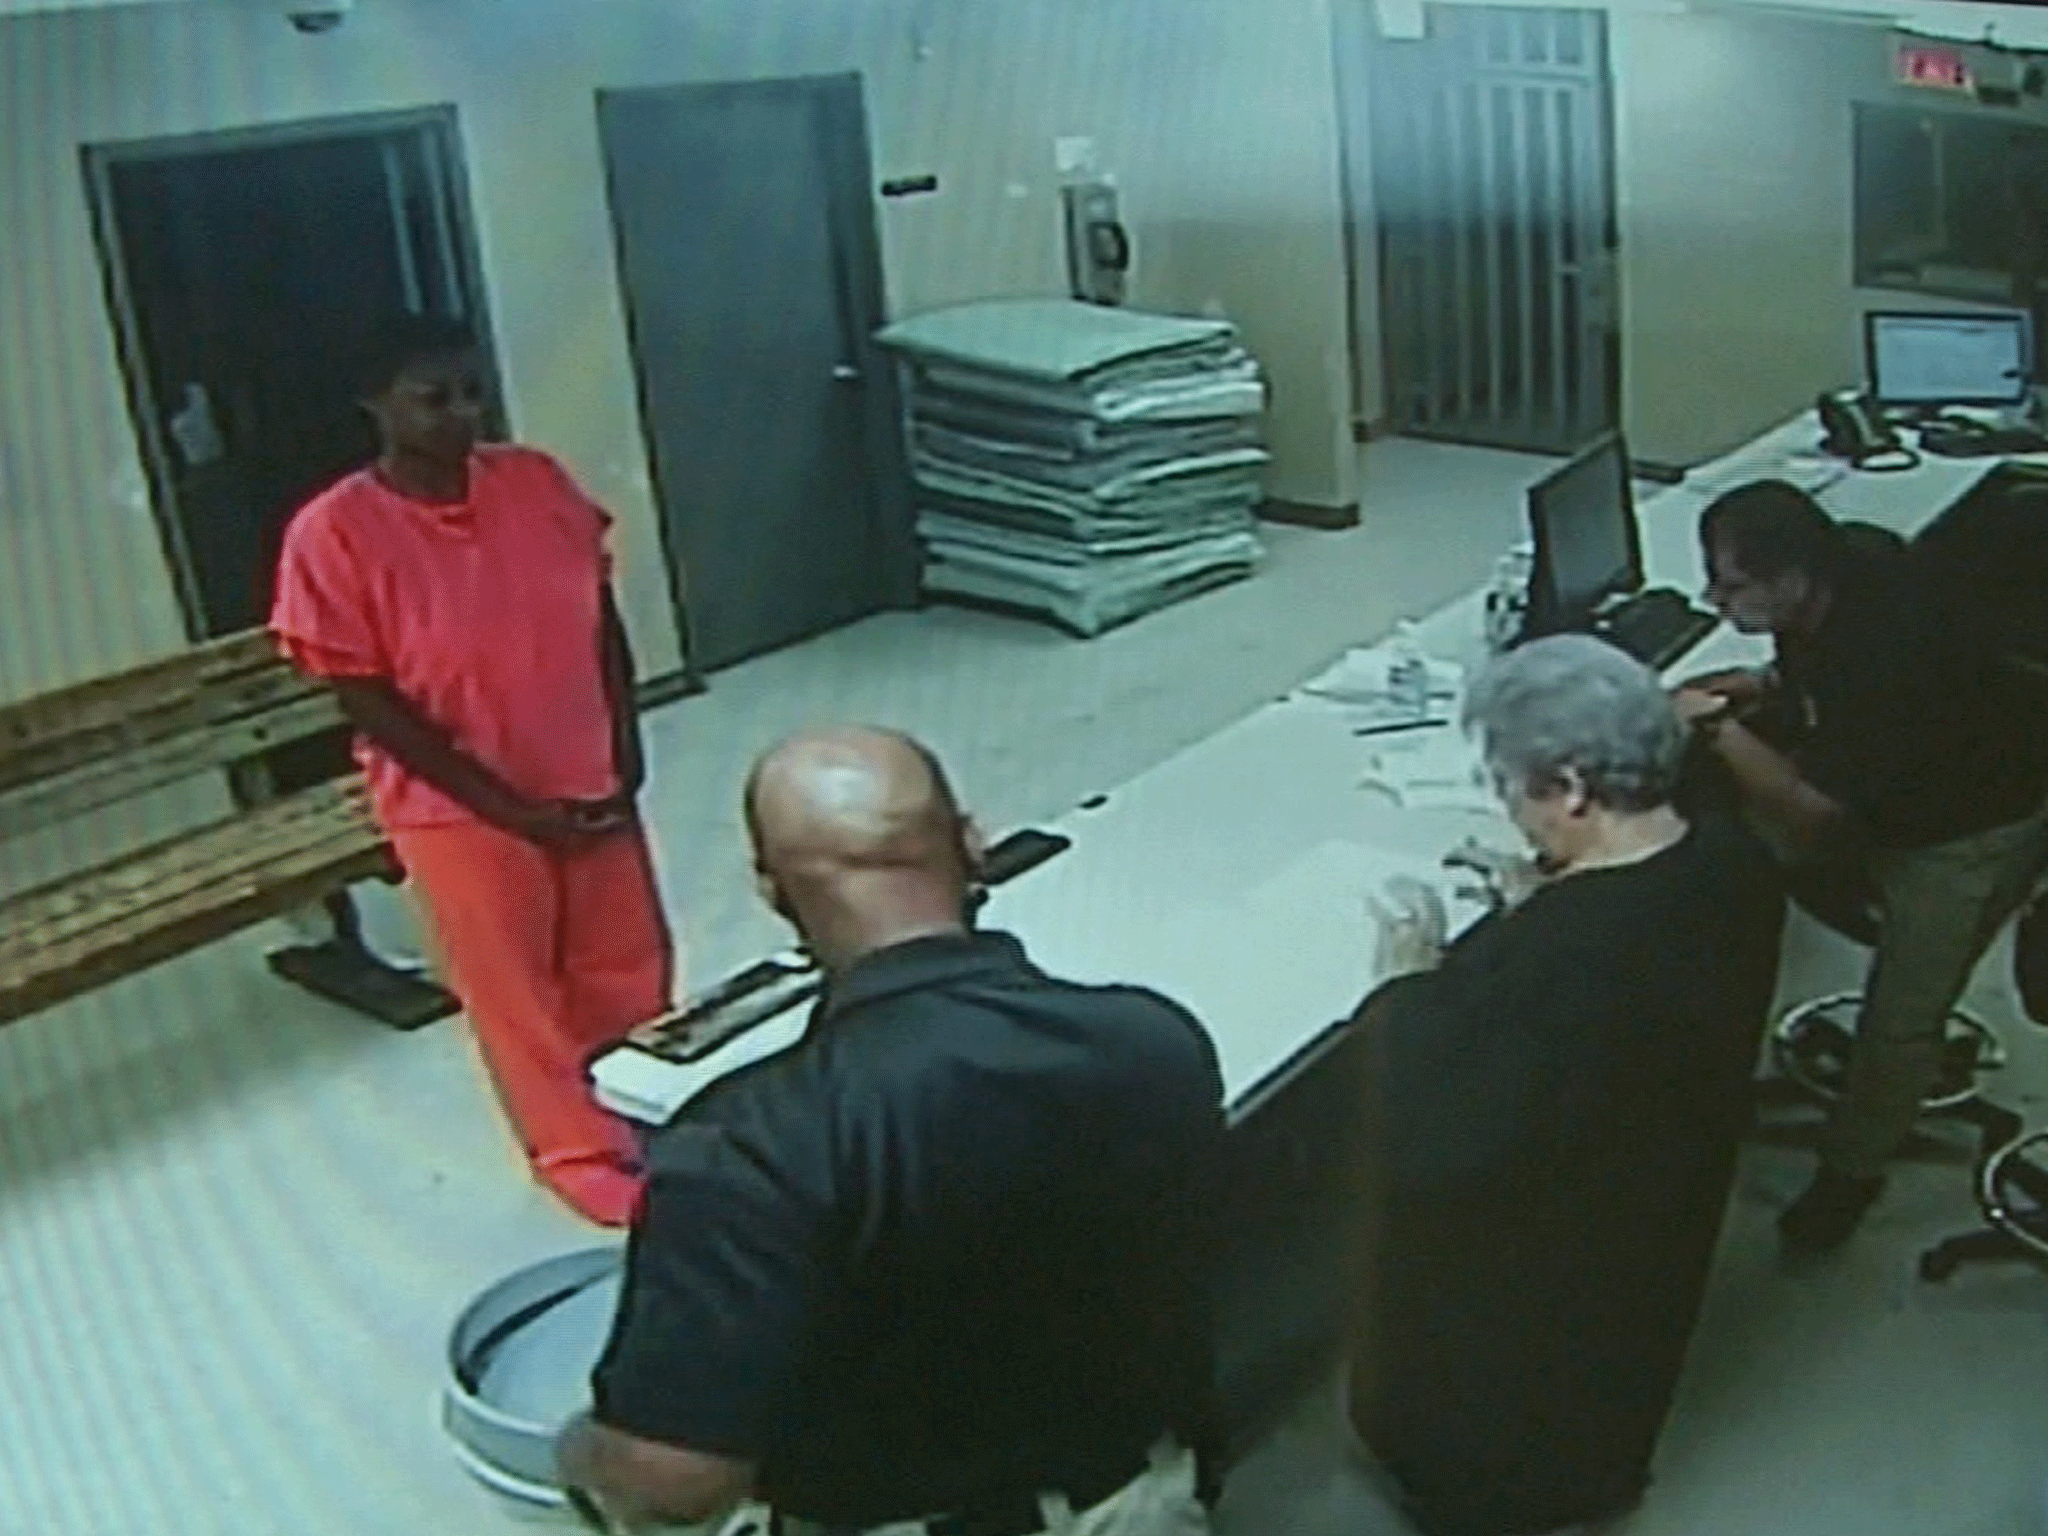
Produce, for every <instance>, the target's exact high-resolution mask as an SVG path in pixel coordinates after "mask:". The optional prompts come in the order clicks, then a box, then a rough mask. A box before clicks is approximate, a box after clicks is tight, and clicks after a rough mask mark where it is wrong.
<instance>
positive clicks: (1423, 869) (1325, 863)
mask: <svg viewBox="0 0 2048 1536" xmlns="http://www.w3.org/2000/svg"><path fill="white" fill-rule="evenodd" d="M1395 879H1408V880H1415V881H1419V882H1420V883H1421V884H1423V885H1426V886H1428V887H1429V888H1430V889H1431V890H1433V891H1435V892H1436V894H1437V896H1438V898H1439V899H1441V900H1442V902H1443V904H1444V913H1445V916H1446V917H1447V918H1448V920H1449V933H1450V936H1451V937H1452V938H1456V937H1457V936H1458V935H1459V934H1461V933H1463V932H1464V931H1465V930H1466V929H1467V928H1470V927H1471V926H1472V925H1473V924H1474V923H1476V922H1478V921H1479V919H1480V918H1482V917H1484V916H1485V915H1486V912H1487V905H1486V901H1485V899H1484V896H1483V894H1482V893H1481V891H1480V888H1479V880H1478V877H1477V876H1475V875H1473V874H1472V873H1471V872H1470V871H1468V870H1456V869H1449V868H1446V867H1445V866H1444V864H1443V863H1442V862H1440V861H1432V860H1430V859H1426V858H1419V857H1417V856H1415V855H1413V854H1407V853H1394V852H1391V851H1389V850H1387V849H1383V848H1375V847H1372V846H1370V845H1368V844H1365V843H1361V842H1355V841H1353V840H1351V839H1349V838H1333V839H1331V840H1330V841H1328V842H1325V843H1318V844H1317V845H1316V846H1315V847H1313V848H1311V849H1310V850H1309V851H1308V852H1307V853H1305V854H1303V855H1302V856H1301V857H1300V858H1297V859H1294V860H1292V861H1290V862H1289V863H1287V864H1286V865H1284V866H1283V867H1282V868H1281V869H1279V870H1278V871H1277V872H1275V873H1274V874H1273V875H1272V876H1271V877H1269V878H1268V879H1266V880H1263V881H1261V882H1260V883H1259V884H1258V885H1256V886H1254V887H1253V888H1252V889H1251V890H1250V891H1249V892H1247V893H1246V895H1245V898H1244V901H1245V905H1244V909H1243V910H1242V911H1241V912H1239V913H1238V914H1236V916H1237V921H1238V922H1239V923H1240V924H1241V925H1242V929H1243V931H1244V932H1247V933H1260V934H1263V933H1269V932H1270V933H1271V934H1272V935H1273V937H1274V939H1275V940H1276V941H1278V942H1279V943H1280V944H1281V945H1282V946H1283V947H1284V948H1286V949H1287V950H1288V951H1289V952H1291V953H1294V954H1305V953H1307V952H1309V950H1310V948H1311V944H1310V942H1308V941H1310V940H1311V939H1312V938H1314V937H1317V936H1318V935H1316V933H1315V928H1316V925H1318V924H1321V925H1325V926H1327V927H1329V928H1330V929H1331V932H1330V933H1329V935H1328V936H1327V937H1324V941H1323V944H1322V945H1321V947H1322V948H1325V949H1328V950H1330V951H1331V952H1333V953H1335V952H1338V951H1348V950H1349V946H1348V945H1346V944H1344V943H1343V942H1342V940H1343V937H1344V935H1346V934H1348V933H1352V932H1356V933H1357V934H1358V936H1359V939H1360V942H1361V944H1362V945H1363V946H1364V948H1363V949H1361V950H1360V951H1359V952H1358V953H1357V956H1356V958H1357V961H1358V963H1359V965H1360V966H1362V967H1363V966H1366V965H1367V963H1368V961H1369V959H1370V948H1371V942H1372V940H1373V938H1374V934H1375V930H1374V926H1373V921H1372V908H1371V905H1370V904H1371V902H1372V901H1373V899H1374V898H1376V897H1378V896H1379V895H1381V894H1382V893H1383V892H1384V891H1385V890H1386V888H1387V886H1388V884H1389V882H1391V881H1393V880H1395ZM1354 925H1355V926H1354ZM1360 975H1361V976H1362V977H1363V976H1365V971H1364V970H1361V971H1360ZM1367 979H1369V978H1367Z"/></svg>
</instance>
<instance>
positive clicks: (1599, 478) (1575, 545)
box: [1528, 436, 1643, 635]
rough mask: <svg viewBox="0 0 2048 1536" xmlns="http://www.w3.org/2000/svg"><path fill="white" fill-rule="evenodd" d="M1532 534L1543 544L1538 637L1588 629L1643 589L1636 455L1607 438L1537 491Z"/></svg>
mask: <svg viewBox="0 0 2048 1536" xmlns="http://www.w3.org/2000/svg"><path fill="white" fill-rule="evenodd" d="M1529 532H1530V534H1531V536H1532V537H1533V539H1534V540H1535V544H1536V562H1535V570H1534V573H1533V576H1532V579H1531V584H1530V588H1529V615H1528V618H1529V628H1528V632H1529V633H1530V634H1531V635H1543V634H1554V633H1556V632H1558V631H1559V630H1569V629H1577V628H1580V627H1582V626H1583V625H1584V624H1585V622H1586V621H1587V620H1588V619H1589V618H1590V617H1592V615H1593V612H1594V610H1595V609H1597V608H1598V607H1599V606H1600V604H1601V603H1602V601H1604V600H1605V599H1606V598H1608V597H1611V596H1613V595H1615V594H1617V593H1622V592H1632V591H1634V590H1635V589H1636V588H1637V587H1639V586H1641V585H1642V579H1643V578H1642V553H1641V543H1640V541H1639V539H1638V538H1637V535H1636V514H1635V504H1634V501H1633V499H1632V498H1631V496H1630V492H1629V473H1628V450H1627V449H1626V448H1625V447H1624V446H1623V444H1622V440H1621V438H1620V437H1619V436H1610V437H1604V438H1601V439H1600V440H1599V441H1598V442H1596V443H1594V444H1593V445H1592V446H1591V447H1589V448H1586V449H1585V450H1583V451H1582V452H1580V453H1579V454H1578V455H1577V456H1576V457H1574V458H1573V459H1572V460H1571V462H1570V463H1568V464H1566V465H1565V466H1564V467H1563V468H1561V469H1559V470H1556V471H1555V472H1553V473H1552V474H1550V475H1548V476H1546V477H1545V478H1544V479H1542V480H1539V481H1538V482H1537V483H1536V484H1535V485H1533V486H1531V487H1530V488H1529Z"/></svg>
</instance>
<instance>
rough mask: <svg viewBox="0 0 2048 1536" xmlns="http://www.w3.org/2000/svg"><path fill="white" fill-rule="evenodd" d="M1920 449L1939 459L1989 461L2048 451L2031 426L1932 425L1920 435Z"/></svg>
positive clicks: (2047, 445)
mask: <svg viewBox="0 0 2048 1536" xmlns="http://www.w3.org/2000/svg"><path fill="white" fill-rule="evenodd" d="M1920 447H1921V448H1922V449H1923V450H1924V451H1925V452H1928V453H1931V454H1934V455H1935V456H1936V457H1938V458H1944V459H1988V458H1993V457H2004V456H2006V455H2009V454H2018V453H2040V452H2041V451H2042V450H2044V449H2048V438H2043V437H2042V436H2041V434H2040V433H2039V432H2036V431H2034V430H2033V429H2032V428H2031V427H1974V426H1971V427H1963V426H1946V425H1944V426H1930V427H1924V428H1922V429H1921V432H1920Z"/></svg>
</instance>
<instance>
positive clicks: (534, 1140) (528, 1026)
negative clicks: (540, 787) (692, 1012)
mask: <svg viewBox="0 0 2048 1536" xmlns="http://www.w3.org/2000/svg"><path fill="white" fill-rule="evenodd" d="M391 838H392V845H393V847H394V848H395V849H396V850H397V853H398V860H399V863H400V864H402V865H403V866H404V868H405V872H406V874H407V875H408V877H410V878H411V880H412V881H413V884H414V888H415V889H416V891H417V892H418V894H419V896H420V900H421V904H422V906H424V907H425V909H426V913H427V918H428V921H429V922H430V924H431V925H432V927H433V929H434V933H435V937H436V939H437V941H438V943H439V946H440V950H441V958H442V962H443V964H444V965H445V966H446V968H447V972H448V982H449V985H450V987H451V988H452V990H453V991H454V993H455V995H456V996H457V997H458V998H459V999H461V1002H462V1006H463V1008H464V1010H465V1011H466V1012H467V1013H468V1015H469V1021H470V1026H471V1028H472V1030H473V1031H474V1032H475V1035H476V1042H477V1047H478V1050H479V1052H480V1053H481V1054H482V1057H483V1060H484V1065H485V1067H486V1068H487V1069H488V1070H489V1072H490V1076H491V1080H492V1082H493V1083H494V1084H495V1086H496V1088H497V1092H498V1098H499V1100H500V1101H501V1102H502V1103H503V1104H504V1106H505V1113H506V1115H507V1116H508V1117H509V1118H510V1119H511V1121H512V1127H513V1130H514V1131H515V1132H516V1133H517V1135H518V1137H519V1140H520V1143H521V1145H522V1146H523V1147H524V1149H525V1152H526V1158H527V1162H528V1164H529V1166H530V1167H531V1168H532V1170H533V1173H534V1176H535V1177H536V1178H537V1179H539V1180H540V1182H541V1183H542V1184H544V1185H546V1186H547V1187H548V1188H549V1189H550V1190H552V1191H553V1192H554V1193H555V1194H556V1195H558V1196H559V1197H560V1198H561V1199H562V1200H563V1201H564V1202H565V1203H567V1204H568V1205H569V1206H571V1207H572V1208H573V1209H575V1210H576V1211H578V1212H579V1213H581V1214H582V1215H584V1216H585V1217H588V1218H589V1219H590V1220H592V1221H595V1222H597V1223H599V1224H600V1225H604V1226H624V1225H626V1224H627V1223H628V1222H629V1221H630V1220H631V1219H632V1216H633V1212H634V1209H635V1207H636V1205H637V1203H638V1199H639V1193H640V1184H641V1175H640V1150H639V1146H638V1143H637V1142H636V1140H635V1139H634V1136H633V1133H632V1130H631V1129H630V1128H629V1127H628V1126H627V1124H626V1122H625V1121H623V1120H621V1119H619V1118H618V1117H617V1116H615V1115H613V1114H612V1113H611V1112H610V1111H608V1110H606V1109H604V1108H603V1107H602V1106H600V1105H599V1104H598V1102H597V1100H596V1099H595V1098H594V1097H593V1096H592V1093H591V1089H590V1084H589V1081H588V1079H587V1078H586V1077H585V1076H584V1066H585V1064H586V1063H587V1062H588V1060H589V1059H590V1056H591V1055H592V1053H593V1052H594V1051H595V1050H596V1049H597V1048H598V1047H600V1046H603V1045H608V1044H610V1043H611V1042H613V1041H615V1040H617V1039H618V1038H619V1037H620V1036H621V1035H623V1034H625V1033H626V1032H627V1031H628V1030H630V1029H632V1028H633V1027H634V1026H635V1025H637V1024H643V1023H645V1022H646V1021H647V1020H649V1019H651V1018H654V1017H655V1016H656V1015H657V1014H660V1013H661V1012H663V1011H664V1010H665V1009H666V1008H668V1007H669V1005H670V1001H671V999H672V998H673V996H674V989H675V946H674V943H673V941H672V940H671V938H670V934H669V929H668V924H667V922H666V920H665V919H664V918H663V916H662V911H661V898H660V896H659V894H658V893H657V891H656V890H655V885H654V866H653V862H652V860H651V859H650V858H649V855H648V848H647V839H646V836H645V835H644V834H643V833H642V832H641V831H640V829H639V828H637V827H635V828H633V829H631V830H629V831H625V832H621V833H618V834H616V835H614V836H611V837H607V838H605V839H603V840H602V841H599V842H597V843H594V844H592V845H590V846H589V847H587V848H584V849H580V850H578V851H577V852H575V853H569V854H562V853H554V852H550V851H547V850H544V849H541V848H538V847H536V846H534V845H533V844H531V843H529V842H526V841H525V840H524V839H522V838H517V837H514V836H512V835H511V834H510V833H507V832H501V831H499V830H498V829H497V828H495V827H489V826H485V825H482V824H481V823H474V822H472V823H466V824H462V825H455V826H439V827H419V828H412V829H409V830H407V829H400V830H396V831H394V832H393V833H392V834H391Z"/></svg>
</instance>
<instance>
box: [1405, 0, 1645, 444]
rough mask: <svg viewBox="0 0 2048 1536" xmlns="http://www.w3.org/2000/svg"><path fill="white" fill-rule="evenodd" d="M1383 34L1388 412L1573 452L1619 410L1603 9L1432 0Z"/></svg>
mask: <svg viewBox="0 0 2048 1536" xmlns="http://www.w3.org/2000/svg"><path fill="white" fill-rule="evenodd" d="M1427 22H1428V32H1427V36H1426V37H1424V38H1422V39H1419V40H1415V41H1388V40H1379V41H1377V42H1376V43H1375V44H1374V46H1373V49H1372V55H1373V57H1372V67H1371V70H1370V79H1371V93H1370V94H1371V104H1372V108H1371V109H1372V144H1373V163H1374V177H1373V184H1374V193H1375V197H1376V199H1377V214H1378V220H1379V228H1380V274H1381V324H1382V327H1383V339H1384V364H1385V368H1386V383H1387V390H1386V395H1387V402H1388V412H1389V415H1390V416H1391V417H1392V422H1393V425H1394V426H1395V427H1396V428H1397V429H1398V430H1402V431H1407V432H1414V433H1419V434H1425V435H1429V436H1440V437H1448V438H1454V439H1457V440H1460V441H1465V442H1474V443H1486V444H1491V445H1495V446H1499V447H1505V448H1525V449H1538V450H1554V451H1569V450H1571V449H1574V448H1576V447H1577V446H1579V445H1580V444H1582V443H1584V442H1585V441H1587V440H1588V439H1589V438H1591V437H1594V436H1596V435H1597V434H1599V433H1600V432H1603V431H1606V430H1609V429H1610V428H1612V427H1613V426H1615V425H1616V424H1617V423H1616V416H1617V414H1618V409H1619V405H1618V402H1619V395H1620V389H1619V372H1620V363H1619V357H1620V348H1619V340H1618V336H1619V326H1618V302H1617V301H1618V295H1617V292H1616V277H1615V239H1616V234H1615V220H1614V195H1613V172H1612V155H1611V135H1610V127H1609V124H1610V112H1609V99H1608V73H1607V35H1606V18H1605V17H1604V15H1602V14H1601V13H1600V12H1598V11H1585V10H1536V9H1524V8H1520V7H1480V6H1464V5H1432V6H1430V7H1429V8H1428V11H1427Z"/></svg>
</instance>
